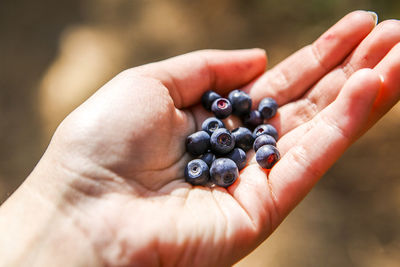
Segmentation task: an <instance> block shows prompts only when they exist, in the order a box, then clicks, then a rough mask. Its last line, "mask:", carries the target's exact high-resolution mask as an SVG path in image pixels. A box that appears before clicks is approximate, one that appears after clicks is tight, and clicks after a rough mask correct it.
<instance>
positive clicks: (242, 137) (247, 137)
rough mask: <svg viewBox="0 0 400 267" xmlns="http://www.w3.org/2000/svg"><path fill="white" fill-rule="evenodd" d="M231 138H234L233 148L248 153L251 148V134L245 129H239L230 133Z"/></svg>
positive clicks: (252, 140) (252, 138)
mask: <svg viewBox="0 0 400 267" xmlns="http://www.w3.org/2000/svg"><path fill="white" fill-rule="evenodd" d="M232 136H233V138H235V146H236V147H240V148H241V149H243V150H244V151H249V150H250V149H251V148H252V147H253V142H254V137H253V133H252V132H251V131H250V130H249V129H247V128H245V127H239V128H236V129H234V130H233V131H232Z"/></svg>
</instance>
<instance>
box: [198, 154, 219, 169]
mask: <svg viewBox="0 0 400 267" xmlns="http://www.w3.org/2000/svg"><path fill="white" fill-rule="evenodd" d="M200 159H201V160H203V161H204V162H205V163H207V165H208V167H210V166H211V164H212V163H213V161H214V160H215V159H216V157H215V155H214V154H213V153H212V152H207V153H205V154H204V155H202V156H201V157H200Z"/></svg>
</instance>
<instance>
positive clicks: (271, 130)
mask: <svg viewBox="0 0 400 267" xmlns="http://www.w3.org/2000/svg"><path fill="white" fill-rule="evenodd" d="M262 134H268V135H270V136H272V137H273V138H275V140H278V131H277V130H276V129H275V127H274V126H272V125H271V124H261V125H259V126H257V127H256V128H255V129H254V131H253V136H254V138H257V137H258V136H260V135H262Z"/></svg>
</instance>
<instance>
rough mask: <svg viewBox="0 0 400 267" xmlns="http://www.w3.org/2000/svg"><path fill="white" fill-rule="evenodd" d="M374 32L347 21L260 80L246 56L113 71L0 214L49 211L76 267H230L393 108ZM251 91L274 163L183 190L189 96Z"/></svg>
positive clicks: (359, 17)
mask: <svg viewBox="0 0 400 267" xmlns="http://www.w3.org/2000/svg"><path fill="white" fill-rule="evenodd" d="M374 26H375V22H374V18H373V17H372V16H371V14H369V13H367V12H361V11H359V12H354V13H351V14H349V15H348V16H346V17H345V18H343V19H342V20H341V21H339V22H338V23H337V24H336V25H335V26H333V27H332V28H331V29H329V30H328V31H327V32H326V33H325V34H324V35H322V36H321V37H320V38H319V39H318V40H317V41H316V42H314V43H313V44H312V45H310V46H307V47H305V48H303V49H302V50H300V51H299V52H297V53H296V54H294V55H292V56H291V57H289V58H288V59H286V60H285V61H283V62H282V63H281V64H279V65H277V66H276V67H275V68H273V69H271V70H270V71H268V72H266V73H265V74H263V75H262V73H263V71H264V68H265V63H266V58H265V54H264V52H263V51H261V50H258V49H255V50H243V51H230V52H225V51H201V52H195V53H190V54H187V55H183V56H179V57H176V58H172V59H168V60H165V61H162V62H158V63H153V64H148V65H145V66H141V67H137V68H133V69H130V70H127V71H125V72H123V73H121V74H120V75H118V76H117V77H116V78H114V79H113V80H111V81H110V82H109V83H108V84H106V85H105V86H104V87H103V88H101V89H100V90H99V91H98V92H96V93H95V94H94V95H93V96H92V97H91V98H90V99H88V100H87V101H86V102H85V103H84V104H83V105H81V106H80V107H79V108H77V109H76V110H75V111H74V112H73V113H71V114H70V115H69V116H68V117H67V118H66V119H65V120H64V122H63V123H62V124H61V125H60V127H59V128H58V130H57V131H56V133H55V135H54V137H53V140H52V141H51V144H50V146H49V148H48V150H47V151H46V153H45V155H44V156H43V158H42V159H41V161H40V162H39V164H38V166H37V167H36V168H35V170H34V172H33V173H32V174H31V175H30V177H29V178H28V179H27V181H26V182H25V183H24V185H23V186H22V187H21V188H20V189H19V192H17V193H16V194H15V195H14V196H13V197H12V198H11V199H10V200H8V201H7V203H6V205H4V206H2V209H1V210H0V215H1V214H2V215H7V214H9V213H10V210H15V209H13V208H15V205H16V204H14V203H17V202H18V201H21V202H25V203H26V207H25V206H24V207H23V208H26V209H28V208H29V207H30V206H32V205H33V201H27V200H25V201H24V198H28V199H29V200H32V199H35V197H38V196H40V198H41V199H42V200H41V201H40V204H37V205H40V206H41V207H44V208H43V210H44V212H45V211H46V208H47V207H49V205H48V203H51V202H53V203H54V204H55V205H54V206H55V207H54V208H52V210H55V212H54V213H55V214H57V218H58V217H61V218H69V219H68V222H70V221H72V223H70V224H69V225H73V226H71V228H72V229H75V230H76V231H71V232H67V233H70V234H64V235H63V237H65V240H66V243H67V244H73V242H71V241H68V240H69V239H71V238H72V239H73V238H75V240H76V241H75V242H76V244H77V246H83V248H84V249H86V250H85V251H84V252H87V251H89V252H87V253H83V252H80V250H78V253H81V259H80V260H81V261H84V260H85V259H84V257H85V255H86V258H87V259H86V260H87V262H86V263H85V265H86V266H88V265H89V263H88V262H90V263H91V264H99V263H101V264H104V265H110V266H114V265H116V266H119V265H137V266H149V265H183V266H188V265H190V266H197V265H205V266H214V265H215V266H224V265H229V264H233V263H234V262H235V261H237V260H239V259H240V258H242V257H243V256H245V255H246V254H248V253H249V252H250V251H251V250H252V249H254V248H255V247H256V246H257V245H258V244H259V243H261V242H262V241H263V240H264V239H265V238H266V237H267V236H268V235H269V234H271V233H272V231H273V230H274V229H275V228H276V227H277V226H278V225H279V223H280V222H281V221H282V220H283V219H284V218H285V216H286V215H287V214H288V213H289V212H290V210H292V209H293V208H294V206H295V205H296V204H297V203H298V202H299V201H300V200H301V199H302V198H303V197H304V196H305V195H306V194H307V193H308V191H309V190H310V189H311V188H312V186H313V185H314V184H315V183H316V182H317V181H318V179H319V178H320V177H321V176H322V175H323V174H324V173H325V172H326V171H327V169H328V168H329V167H330V166H331V165H332V164H333V163H334V162H335V161H336V160H337V159H338V158H339V157H340V155H341V154H342V153H343V152H344V151H345V150H346V149H347V148H348V147H349V146H350V145H351V143H352V142H354V141H355V140H356V139H357V138H358V137H359V136H360V135H361V134H362V133H363V132H364V131H366V130H367V129H368V128H369V127H371V126H372V125H373V124H374V123H375V122H376V121H377V120H378V119H379V118H380V117H381V116H383V115H384V114H385V113H386V112H387V111H388V110H389V109H390V108H391V107H392V106H393V105H394V104H395V103H396V102H397V101H398V99H399V97H400V77H399V75H397V74H398V73H399V72H400V45H399V44H397V43H398V42H399V40H400V24H399V22H395V21H388V22H383V23H381V24H380V25H378V26H377V27H374ZM396 44H397V45H396ZM361 68H370V69H364V70H360V71H357V70H359V69H361ZM260 75H261V77H259V78H258V79H256V80H254V79H255V78H256V77H258V76H260ZM251 81H253V82H252V83H250V84H249V85H247V86H246V87H244V89H245V90H247V91H248V92H249V94H250V95H251V96H252V98H253V99H254V101H255V103H254V104H255V105H256V104H257V103H258V101H259V100H260V99H261V98H263V97H265V96H272V97H274V98H275V99H277V101H278V103H279V105H280V106H281V108H280V109H279V114H278V115H277V117H276V118H274V119H273V120H272V123H273V124H274V125H275V126H276V127H277V128H278V130H279V132H280V136H281V139H280V140H279V142H278V149H279V150H280V151H281V152H282V158H281V160H280V161H279V162H278V163H277V164H276V165H275V166H274V168H273V169H272V170H271V171H270V172H267V171H265V170H263V169H261V168H260V167H259V166H258V165H257V164H256V163H255V162H254V159H252V158H253V155H249V156H250V163H249V165H248V166H247V167H246V168H245V169H244V170H242V171H241V174H240V177H239V179H238V181H237V182H236V183H235V184H234V185H232V186H231V187H229V188H227V189H224V188H219V187H216V188H212V189H210V188H206V187H200V186H197V187H193V186H191V185H189V184H187V183H185V182H184V181H183V169H184V166H185V164H186V163H187V161H188V160H189V157H188V155H187V154H186V153H185V147H184V143H185V138H186V136H187V135H189V134H191V133H193V132H194V131H196V129H198V128H199V124H200V123H201V120H202V119H203V118H204V117H205V116H206V114H205V113H204V111H202V108H200V107H198V106H195V104H196V103H198V102H199V99H200V97H201V95H202V93H203V92H204V91H206V90H208V89H216V90H217V91H218V92H219V93H221V94H226V93H227V92H228V91H230V90H232V89H235V88H238V87H241V86H244V85H246V84H248V83H249V82H251ZM26 195H29V197H26ZM55 200H56V201H55ZM36 208H37V207H36ZM37 210H38V209H37ZM60 211H61V212H60ZM38 214H39V215H41V211H38ZM39 215H37V214H33V216H39ZM20 216H21V215H20ZM0 217H2V216H0ZM5 217H6V216H4V218H5ZM55 217H56V216H55V215H54V216H53V217H51V218H55ZM56 221H57V222H58V221H66V219H57V220H56ZM2 222H4V223H2ZM5 222H6V221H1V220H0V231H1V232H4V231H3V229H4V225H5ZM64 225H65V224H64ZM51 226H52V227H50V228H48V229H46V230H47V233H50V234H49V235H50V236H51V238H47V241H48V242H47V243H45V244H47V245H49V244H53V243H56V242H54V241H55V240H57V237H59V236H57V234H51V233H53V231H55V232H56V231H58V229H59V228H60V227H55V226H57V224H56V225H55V226H54V225H53V224H51ZM53 226H54V227H53ZM49 229H51V230H49ZM62 229H64V228H62ZM67 229H70V228H67ZM10 232H13V231H8V233H10ZM15 233H18V230H17V229H15V231H14V234H15ZM73 233H79V234H77V236H74V235H73ZM7 236H9V235H6V237H5V238H4V240H8V241H9V242H13V240H12V238H7ZM58 239H59V238H58ZM10 240H11V241H10ZM59 240H60V239H59ZM61 240H64V239H61ZM80 240H84V241H82V242H84V243H85V244H86V245H81V244H80V242H79V241H80ZM14 242H16V241H14ZM51 242H52V243H51ZM3 243H4V242H3ZM5 250H6V248H4V246H0V254H2V252H1V251H5ZM61 251H62V250H61ZM58 252H60V251H58ZM67 252H68V253H70V254H73V252H76V251H73V250H67ZM35 253H42V254H45V253H46V250H44V251H43V250H39V251H35ZM48 257H50V256H48ZM89 257H94V258H95V259H88V258H89ZM71 258H72V256H71ZM71 258H67V260H70V259H71ZM40 259H41V260H43V262H46V260H48V259H46V257H45V256H42V257H41V258H40ZM53 260H54V259H53Z"/></svg>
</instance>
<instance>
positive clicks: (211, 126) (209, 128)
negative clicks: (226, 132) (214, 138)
mask: <svg viewBox="0 0 400 267" xmlns="http://www.w3.org/2000/svg"><path fill="white" fill-rule="evenodd" d="M219 128H225V124H224V123H223V122H222V121H221V120H219V119H217V118H215V117H210V118H207V119H206V120H205V121H203V123H202V124H201V129H202V130H203V131H206V132H207V133H208V134H209V135H212V133H213V132H214V131H215V130H217V129H219Z"/></svg>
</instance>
